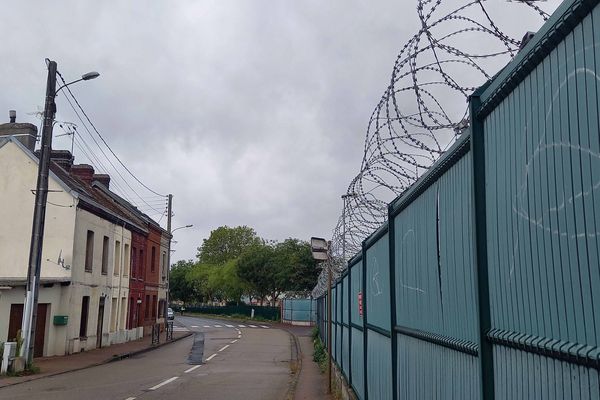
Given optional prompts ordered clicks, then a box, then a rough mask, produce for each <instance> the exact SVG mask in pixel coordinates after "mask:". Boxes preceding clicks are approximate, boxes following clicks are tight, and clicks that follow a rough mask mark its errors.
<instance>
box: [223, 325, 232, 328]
mask: <svg viewBox="0 0 600 400" xmlns="http://www.w3.org/2000/svg"><path fill="white" fill-rule="evenodd" d="M225 326H226V327H228V328H233V325H225Z"/></svg>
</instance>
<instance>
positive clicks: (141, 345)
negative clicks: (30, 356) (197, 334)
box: [0, 332, 192, 388]
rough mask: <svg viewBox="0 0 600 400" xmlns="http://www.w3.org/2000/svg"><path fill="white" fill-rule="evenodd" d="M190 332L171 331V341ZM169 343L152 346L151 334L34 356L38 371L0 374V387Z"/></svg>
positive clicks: (123, 356)
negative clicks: (87, 348) (81, 349)
mask: <svg viewBox="0 0 600 400" xmlns="http://www.w3.org/2000/svg"><path fill="white" fill-rule="evenodd" d="M191 334H192V333H191V332H173V341H177V340H180V339H183V338H184V337H187V336H190V335H191ZM163 338H164V335H163V336H162V337H161V339H163ZM169 343H173V342H161V343H160V344H159V345H157V346H152V338H151V336H146V337H144V338H143V339H139V340H135V341H132V342H127V343H121V344H114V345H112V346H108V347H102V348H100V349H95V350H90V351H84V352H81V353H76V354H69V355H66V356H55V357H41V358H36V359H35V360H34V364H35V366H36V367H38V368H39V369H40V372H39V373H37V374H34V375H26V376H12V377H8V376H0V388H2V387H5V386H11V385H15V384H18V383H23V382H27V381H32V380H35V379H40V378H44V377H47V376H52V375H58V374H62V373H65V372H69V371H75V370H79V369H84V368H89V367H93V366H96V365H101V364H106V363H107V362H110V361H113V360H118V359H122V358H127V357H130V356H132V355H135V354H139V353H143V352H145V351H149V350H153V349H156V348H158V347H161V346H163V345H165V344H169Z"/></svg>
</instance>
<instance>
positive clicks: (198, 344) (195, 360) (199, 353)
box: [187, 332, 204, 365]
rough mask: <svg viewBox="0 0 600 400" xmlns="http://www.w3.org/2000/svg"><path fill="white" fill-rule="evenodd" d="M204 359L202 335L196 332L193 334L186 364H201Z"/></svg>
mask: <svg viewBox="0 0 600 400" xmlns="http://www.w3.org/2000/svg"><path fill="white" fill-rule="evenodd" d="M202 357H204V334H203V333H201V332H197V333H195V334H194V344H192V349H191V350H190V354H189V356H188V359H187V363H188V364H191V365H198V364H202Z"/></svg>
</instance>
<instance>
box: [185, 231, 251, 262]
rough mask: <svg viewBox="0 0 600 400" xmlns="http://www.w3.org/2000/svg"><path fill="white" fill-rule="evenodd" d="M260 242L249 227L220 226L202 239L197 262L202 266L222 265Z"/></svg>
mask: <svg viewBox="0 0 600 400" xmlns="http://www.w3.org/2000/svg"><path fill="white" fill-rule="evenodd" d="M261 242H262V240H261V239H260V238H259V237H258V236H257V235H256V232H254V229H252V228H250V227H247V226H236V227H235V228H230V227H228V226H221V227H219V228H217V229H215V230H214V231H212V232H211V233H210V237H209V238H208V239H204V240H203V241H202V246H200V247H198V255H197V257H198V261H199V262H200V263H202V264H211V265H223V264H225V263H227V262H228V261H230V260H233V259H236V258H238V257H239V256H240V255H241V254H242V253H243V252H244V251H245V250H246V249H248V248H250V247H252V246H254V245H258V244H260V243H261Z"/></svg>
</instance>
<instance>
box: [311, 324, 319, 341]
mask: <svg viewBox="0 0 600 400" xmlns="http://www.w3.org/2000/svg"><path fill="white" fill-rule="evenodd" d="M310 337H312V340H313V341H315V340H316V339H317V338H318V337H319V327H318V326H313V328H312V331H311V332H310Z"/></svg>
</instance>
